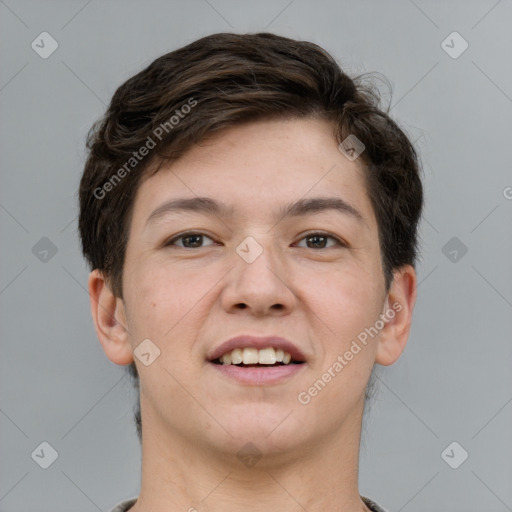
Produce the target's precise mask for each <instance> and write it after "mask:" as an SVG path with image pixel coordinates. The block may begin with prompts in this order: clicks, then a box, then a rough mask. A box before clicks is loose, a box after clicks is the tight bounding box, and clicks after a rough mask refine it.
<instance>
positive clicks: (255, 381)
mask: <svg viewBox="0 0 512 512" xmlns="http://www.w3.org/2000/svg"><path fill="white" fill-rule="evenodd" d="M210 365H211V366H213V367H214V369H216V370H217V371H219V372H220V373H221V374H222V375H224V376H226V377H228V378H231V379H234V380H236V381H238V382H240V383H242V384H249V385H253V386H263V385H267V384H277V383H278V382H281V381H283V380H284V379H286V378H289V377H291V376H292V375H295V374H296V373H297V372H300V371H301V370H302V368H303V367H304V366H306V364H305V363H301V364H288V365H282V366H269V367H267V368H265V367H261V368H257V367H249V368H244V367H242V366H236V365H233V364H215V363H210Z"/></svg>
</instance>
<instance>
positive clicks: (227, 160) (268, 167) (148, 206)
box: [134, 119, 374, 225]
mask: <svg viewBox="0 0 512 512" xmlns="http://www.w3.org/2000/svg"><path fill="white" fill-rule="evenodd" d="M197 197H209V198H213V199H217V202H218V203H219V204H222V205H224V209H223V210H224V211H223V212H218V211H217V212H213V211H212V213H225V214H226V215H227V214H228V213H231V215H232V216H237V218H239V219H240V218H243V219H245V220H255V219H263V218H268V219H269V220H270V219H271V218H272V220H274V217H275V216H276V215H279V213H284V212H286V211H287V210H290V206H291V204H292V203H296V202H297V201H298V200H301V201H302V202H303V203H304V202H305V201H306V200H307V199H308V198H318V197H323V198H331V199H340V200H341V201H338V206H340V203H341V202H344V203H345V204H346V205H348V208H347V211H348V210H350V207H352V209H353V210H355V211H356V212H357V213H360V214H361V216H362V217H363V218H364V220H365V221H366V222H367V224H369V225H371V224H372V223H374V219H373V218H372V217H373V212H372V209H371V206H370V202H369V198H368V195H367V191H366V186H365V179H364V168H363V165H362V162H360V161H358V160H356V161H350V160H349V159H348V158H346V156H345V155H344V154H343V153H342V152H341V151H339V149H338V143H337V141H336V139H335V137H334V134H333V131H332V127H331V126H330V125H329V124H328V123H327V122H325V121H321V120H316V119H290V120H282V119H279V120H263V121H257V122H251V123H247V124H243V125H240V126H235V127H231V128H229V129H225V130H223V131H221V132H219V133H217V134H214V135H213V136H210V137H209V138H207V139H205V140H204V141H202V142H200V143H199V144H197V145H195V146H193V147H192V148H191V149H189V150H188V151H187V152H186V153H185V154H184V155H183V156H182V157H181V158H180V159H178V160H176V161H174V162H172V163H170V164H167V165H163V166H162V168H161V169H160V170H159V171H158V172H156V173H154V174H152V175H150V176H149V177H148V178H147V179H146V180H144V181H143V182H142V184H141V186H140V188H139V191H138V193H137V196H136V201H135V205H134V214H135V215H134V220H135V219H139V218H141V217H143V218H144V219H145V220H146V219H147V218H149V217H150V216H152V215H155V214H154V212H155V209H157V208H164V209H165V206H164V205H165V203H168V202H172V201H173V200H177V199H183V198H189V199H192V198H197ZM197 205H198V201H196V206H197ZM214 207H215V206H214ZM207 209H208V206H206V209H204V211H206V210H207ZM357 213H356V217H357Z"/></svg>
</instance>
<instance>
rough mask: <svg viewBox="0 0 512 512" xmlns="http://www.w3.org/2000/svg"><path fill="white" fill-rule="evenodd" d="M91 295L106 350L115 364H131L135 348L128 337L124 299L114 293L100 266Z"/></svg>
mask: <svg viewBox="0 0 512 512" xmlns="http://www.w3.org/2000/svg"><path fill="white" fill-rule="evenodd" d="M89 297H90V301H91V314H92V318H93V321H94V326H95V328H96V334H97V336H98V339H99V340H100V343H101V346H102V347H103V350H104V351H105V354H106V355H107V357H108V358H109V359H110V360H111V361H112V362H113V363H115V364H119V365H127V364H130V363H131V362H132V361H133V351H132V348H131V346H130V342H129V340H128V330H127V328H126V313H125V308H124V303H123V300H122V299H121V298H119V297H116V296H115V295H114V294H113V293H112V291H111V289H110V288H109V286H108V284H107V282H106V280H105V277H104V276H103V274H102V273H101V272H100V271H99V270H97V269H96V270H93V271H92V272H91V273H90V275H89Z"/></svg>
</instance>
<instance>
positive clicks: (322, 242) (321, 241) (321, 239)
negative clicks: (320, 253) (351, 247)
mask: <svg viewBox="0 0 512 512" xmlns="http://www.w3.org/2000/svg"><path fill="white" fill-rule="evenodd" d="M329 239H330V240H334V246H338V247H345V246H346V244H344V243H343V242H342V241H341V240H339V239H338V238H336V237H335V236H332V235H328V234H327V233H310V234H308V235H306V236H305V237H303V238H302V239H301V241H302V240H307V242H306V244H307V245H306V247H307V248H308V249H329V248H330V247H327V243H328V240H329ZM299 247H300V246H299ZM302 247H304V246H302ZM331 247H333V246H332V245H331Z"/></svg>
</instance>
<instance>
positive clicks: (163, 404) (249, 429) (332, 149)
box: [116, 119, 390, 454]
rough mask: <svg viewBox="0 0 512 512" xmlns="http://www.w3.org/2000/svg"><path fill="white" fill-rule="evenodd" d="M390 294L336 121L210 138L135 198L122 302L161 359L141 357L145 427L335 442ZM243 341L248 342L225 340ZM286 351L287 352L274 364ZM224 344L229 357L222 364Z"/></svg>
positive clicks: (280, 444) (278, 446)
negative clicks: (335, 131) (335, 128)
mask: <svg viewBox="0 0 512 512" xmlns="http://www.w3.org/2000/svg"><path fill="white" fill-rule="evenodd" d="M199 197H200V198H208V199H207V200H205V201H202V203H201V204H202V205H203V207H202V208H199V206H198V201H197V199H198V198H199ZM182 199H185V200H189V201H188V203H186V206H187V207H186V208H178V206H179V205H177V204H176V203H175V202H176V201H177V200H182ZM314 200H318V201H316V202H315V201H314ZM191 201H192V202H191ZM173 202H174V206H173V204H172V203H173ZM214 203H215V204H217V206H218V208H214V207H213V206H212V205H213V204H214ZM205 205H207V206H205ZM208 205H209V206H208ZM294 205H295V206H294ZM315 205H316V207H315ZM182 206H183V204H182ZM386 297H387V294H386V290H385V286H384V275H383V269H382V265H381V259H380V251H379V243H378V231H377V224H376V219H375V216H374V213H373V211H372V208H371V205H370V201H369V198H368V196H367V192H366V188H365V183H364V176H363V170H362V168H361V167H360V166H359V161H358V160H356V161H353V162H352V161H349V160H348V159H347V158H346V157H345V156H344V155H343V154H342V153H341V152H340V151H339V149H338V145H337V143H336V140H335V139H334V137H333V135H332V132H331V129H330V127H329V125H328V124H326V123H325V122H323V121H319V120H312V119H309V120H287V121H285V120H278V121H274V120H273V121H261V122H256V123H250V124H247V125H244V126H240V127H236V128H232V129H229V130H228V131H224V132H223V133H221V134H218V135H216V136H215V137H212V138H210V139H209V140H208V141H206V142H203V143H201V144H200V145H198V146H196V147H194V148H193V149H191V150H190V151H189V152H188V153H186V154H185V155H184V156H183V157H182V158H181V159H179V160H178V161H176V162H173V163H172V164H169V165H168V167H167V168H163V169H161V170H160V171H159V172H157V173H156V174H154V175H153V176H151V177H149V178H148V179H147V180H145V181H144V182H143V183H142V184H141V186H140V188H139V190H138V192H137V196H136V199H135V202H134V210H133V217H132V221H131V226H130V233H129V240H128V244H127V250H126V259H125V266H124V272H123V300H121V299H118V303H117V306H116V307H117V315H118V317H119V318H120V319H122V321H123V323H124V324H125V325H126V327H127V330H126V338H125V343H126V344H128V345H129V347H130V352H133V351H135V354H137V350H136V349H137V347H138V346H139V345H140V344H141V343H142V342H143V340H151V341H150V342H148V341H145V342H144V343H146V345H142V346H141V347H145V350H143V351H142V352H144V353H150V355H149V356H147V355H146V356H144V357H145V359H146V363H148V362H150V361H152V362H151V363H150V364H143V363H142V362H141V360H140V359H139V358H137V357H135V358H134V360H135V363H136V365H137V369H138V372H139V375H140V385H141V406H142V411H143V422H144V421H147V423H148V424H149V423H151V429H150V430H151V431H152V432H155V433H156V432H158V435H160V436H164V437H166V436H168V437H169V439H171V438H172V439H175V440H176V439H179V440H180V442H183V443H190V445H191V446H202V447H203V448H204V449H208V450H212V451H217V452H218V451H223V452H226V451H227V452H232V453H236V452H237V451H238V450H240V448H241V447H242V446H244V445H245V444H246V443H247V442H252V443H253V444H254V445H256V446H257V447H258V448H259V449H260V450H261V451H262V452H266V453H269V454H270V453H273V452H277V451H279V453H281V454H282V453H286V452H287V451H289V452H290V453H291V452H292V451H293V449H294V448H296V447H297V446H299V445H302V446H308V445H310V446H311V447H313V446H319V445H320V444H321V443H327V442H333V440H335V439H336V436H339V435H340V432H341V431H342V428H345V427H346V425H347V424H348V423H350V422H351V421H352V420H353V419H354V418H355V417H357V416H358V415H359V414H360V413H361V411H362V407H363V405H364V403H363V395H364V390H365V386H366V384H367V382H368V379H369V377H370V373H371V370H372V367H373V365H374V363H375V361H376V358H377V359H378V350H379V349H378V343H379V340H380V337H381V336H382V335H383V332H384V330H385V329H384V330H383V331H381V332H379V333H378V334H377V335H374V336H368V334H367V336H366V338H367V339H366V343H363V341H362V339H363V338H364V335H363V336H361V333H362V332H364V331H365V329H369V328H372V327H373V328H374V329H375V326H376V322H378V320H379V318H382V317H379V315H381V314H383V313H385V311H386V307H387V306H386ZM389 308H390V306H389ZM389 308H388V309H389ZM378 327H380V325H378ZM372 332H373V331H372ZM237 336H247V337H253V338H245V339H242V340H239V341H235V342H234V344H228V345H225V346H224V347H222V345H223V344H224V343H225V342H226V341H228V340H230V339H232V338H233V337H237ZM358 336H359V338H358ZM254 338H270V339H266V340H261V339H256V340H254ZM272 338H274V339H272ZM354 342H355V345H354ZM148 343H149V345H148ZM148 347H149V349H148ZM155 347H158V350H159V351H160V354H159V355H158V357H156V359H154V361H153V358H154V357H155V355H156V354H157V352H156V350H157V349H156V348H155ZM356 347H359V350H357V348H356ZM233 349H240V351H236V350H235V351H234V352H232V350H233ZM244 349H248V350H244ZM267 349H270V350H267ZM272 349H277V350H272ZM260 350H262V352H260ZM281 351H282V352H281ZM286 352H288V353H290V357H292V361H291V363H289V364H286V365H285V364H282V363H274V364H271V363H272V362H273V361H274V360H275V359H274V358H275V357H277V359H280V358H284V359H285V361H284V362H286V358H287V357H288V355H287V354H286ZM226 353H227V354H229V358H230V359H231V362H232V364H219V363H222V361H224V362H225V363H227V362H229V359H226V358H228V356H227V355H226ZM350 354H351V356H350ZM214 356H215V357H214ZM240 357H241V358H242V361H245V362H246V363H247V365H243V366H236V365H235V364H233V363H236V362H237V361H238V360H239V359H237V358H240ZM254 358H255V359H254ZM258 358H261V359H258ZM212 359H216V360H215V361H212ZM249 364H252V366H248V365H249ZM254 364H256V365H257V366H254ZM319 381H320V383H319ZM315 383H316V386H315ZM145 425H146V423H144V428H145ZM344 425H345V427H344ZM148 432H149V431H148ZM148 435H151V434H149V433H148Z"/></svg>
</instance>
